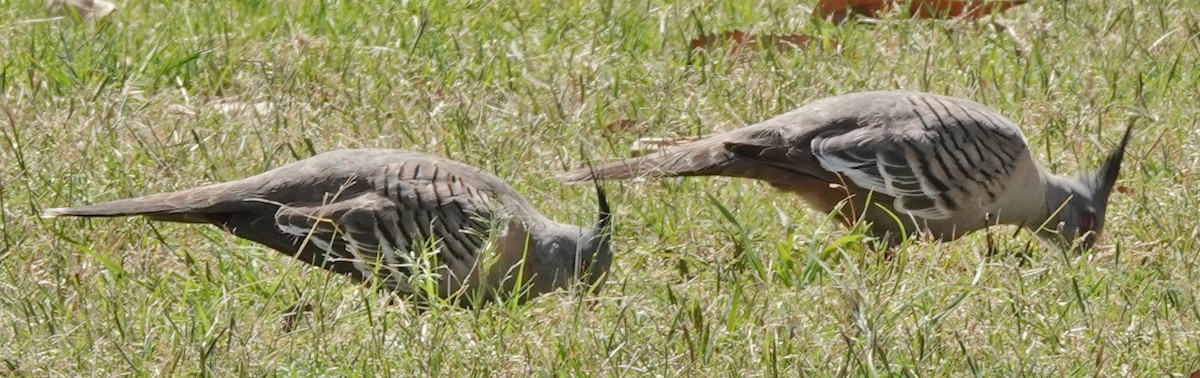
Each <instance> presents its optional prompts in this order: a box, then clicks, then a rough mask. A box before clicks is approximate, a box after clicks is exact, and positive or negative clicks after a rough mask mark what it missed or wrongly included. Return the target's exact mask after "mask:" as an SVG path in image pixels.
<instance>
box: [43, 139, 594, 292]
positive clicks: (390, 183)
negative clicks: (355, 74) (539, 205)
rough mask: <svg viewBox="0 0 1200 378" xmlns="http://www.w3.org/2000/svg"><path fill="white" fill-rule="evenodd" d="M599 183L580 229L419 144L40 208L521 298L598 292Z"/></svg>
mask: <svg viewBox="0 0 1200 378" xmlns="http://www.w3.org/2000/svg"><path fill="white" fill-rule="evenodd" d="M596 190H597V195H598V196H599V205H600V215H599V219H598V220H597V221H596V223H595V224H594V225H592V226H591V227H587V228H581V227H576V226H572V225H566V224H560V223H557V222H554V221H551V220H550V219H548V218H546V217H545V216H544V215H542V214H541V213H540V212H538V211H537V210H535V209H534V208H533V207H532V206H530V204H529V203H528V202H526V201H525V199H524V198H522V197H521V196H520V195H519V194H517V192H516V191H514V190H513V188H512V187H510V186H509V185H508V184H506V183H504V182H503V181H502V180H501V179H500V178H498V177H496V176H495V175H492V174H491V173H488V172H486V171H483V170H482V169H480V168H476V167H472V166H469V165H465V164H462V163H459V162H456V161H453V160H449V159H445V158H441V157H438V156H434V155H429V154H424V153H419V152H411V151H402V150H383V149H358V150H340V151H332V152H327V153H324V154H320V155H317V156H314V157H311V158H308V159H304V160H300V161H297V162H294V163H291V164H287V165H285V166H282V167H279V168H276V169H274V170H270V171H268V172H265V173H262V174H259V175H256V176H251V177H248V178H244V179H240V180H236V181H230V182H226V183H220V184H213V185H208V186H203V187H199V188H194V189H188V190H182V191H178V192H173V193H163V194H154V195H149V196H145V197H137V198H130V199H123V200H117V201H111V202H104V203H99V204H94V205H88V206H80V207H69V208H54V209H47V210H46V211H45V213H44V215H43V216H45V217H58V216H81V217H115V216H135V215H140V216H145V217H147V218H150V219H152V220H158V221H168V222H185V223H209V224H214V225H217V226H220V227H222V228H224V229H225V230H227V231H229V232H231V233H233V234H234V235H237V236H239V237H242V238H245V239H249V240H252V241H255V242H258V243H261V244H263V245H266V246H268V247H271V248H273V249H275V250H278V251H280V252H283V253H285V254H287V255H290V256H293V257H295V258H297V259H299V260H301V261H303V262H305V263H308V264H312V265H315V266H318V267H321V268H324V269H328V270H330V271H333V272H337V273H341V274H345V275H348V276H350V277H353V278H354V279H356V280H359V281H376V280H377V281H378V283H379V284H380V286H381V287H382V288H384V289H387V290H391V291H395V292H398V293H401V294H408V295H412V294H417V295H420V294H423V293H421V292H420V290H418V289H417V288H414V287H413V286H412V285H410V283H409V279H410V278H411V277H413V276H414V275H415V274H417V273H419V272H422V271H425V272H428V271H432V272H434V273H437V275H436V277H437V279H436V282H437V295H438V296H441V297H443V298H456V299H457V300H458V303H459V304H461V305H464V306H466V305H471V304H474V303H473V300H474V299H477V298H482V299H484V300H489V299H494V298H495V297H496V296H508V295H509V294H512V293H514V291H519V290H525V292H524V293H523V296H521V298H520V299H527V298H531V297H533V296H536V295H539V294H542V293H546V292H549V291H552V290H555V289H557V288H560V287H563V286H565V285H567V284H569V283H571V282H575V281H580V280H581V281H583V282H584V283H585V284H587V285H589V286H590V287H594V288H597V289H598V288H599V286H600V285H601V284H602V283H603V280H604V279H605V278H606V277H605V276H606V275H607V274H608V269H609V267H610V264H611V261H612V260H611V259H612V256H611V252H610V248H609V242H610V239H611V236H610V233H609V226H610V220H611V211H610V209H609V206H608V202H607V199H606V198H605V195H604V192H603V190H602V189H601V188H600V187H599V186H598V185H597V187H596ZM422 251H432V252H436V253H427V254H424V255H423V254H422V253H420V252H422ZM489 252H491V254H488V253H489ZM518 280H520V281H521V282H522V286H520V287H517V282H518ZM472 289H481V290H482V291H469V290H472Z"/></svg>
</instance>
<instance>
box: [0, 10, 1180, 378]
mask: <svg viewBox="0 0 1200 378" xmlns="http://www.w3.org/2000/svg"><path fill="white" fill-rule="evenodd" d="M796 3H797V2H794V1H758V2H738V1H729V2H707V3H704V2H670V4H666V5H644V4H642V3H641V2H613V1H576V0H567V1H545V2H537V1H531V2H526V3H525V4H522V5H511V4H510V3H509V2H454V3H453V4H449V5H438V6H430V7H428V8H422V7H421V6H419V5H416V4H408V5H399V4H397V3H396V2H391V1H336V0H335V1H314V0H290V1H284V2H261V1H205V2H192V1H152V2H127V4H122V5H123V6H124V7H123V8H122V9H121V10H119V11H118V12H117V13H116V14H114V15H113V16H112V17H111V18H110V19H111V21H109V22H101V23H98V24H96V25H95V26H93V27H87V26H84V25H81V24H77V23H73V22H22V21H24V20H31V19H36V18H42V17H44V15H43V13H42V11H41V9H40V8H39V6H40V2H36V1H29V2H9V3H6V4H5V5H6V6H3V7H0V96H2V97H0V138H2V143H0V159H2V160H0V161H2V162H0V180H2V181H0V204H2V205H3V212H2V213H0V227H2V228H3V231H2V239H0V341H2V343H0V374H5V375H8V374H13V375H27V376H43V375H77V374H82V375H102V376H108V375H126V374H128V375H147V374H171V375H174V374H188V375H191V374H197V373H213V374H220V375H234V374H238V375H241V374H245V375H264V374H271V375H274V374H284V375H303V376H308V375H324V374H336V375H352V374H356V373H363V372H365V373H379V374H398V375H417V376H432V375H435V374H450V375H452V376H460V375H509V376H518V375H527V374H530V373H532V374H537V375H558V374H562V375H568V374H569V375H576V374H578V375H593V374H594V375H656V376H713V375H726V376H776V375H789V376H790V375H797V374H804V375H833V374H853V375H892V374H902V375H939V376H940V375H954V376H961V375H972V374H973V375H988V376H1005V375H1015V374H1029V375H1052V376H1061V375H1070V376H1081V375H1085V374H1089V375H1090V374H1098V375H1103V376H1114V375H1118V376H1120V375H1153V376H1159V375H1164V374H1176V375H1179V374H1186V373H1188V372H1190V371H1192V370H1194V369H1195V368H1197V367H1200V357H1198V356H1200V299H1198V298H1197V297H1198V295H1200V292H1198V290H1197V288H1198V286H1197V283H1198V282H1200V267H1198V266H1197V264H1198V263H1200V254H1198V253H1197V251H1198V249H1200V246H1198V245H1197V243H1196V240H1197V237H1198V236H1200V229H1198V228H1197V223H1196V216H1197V215H1196V202H1197V192H1200V177H1198V176H1197V174H1198V172H1197V168H1198V167H1200V162H1198V160H1200V147H1198V144H1197V143H1196V142H1194V140H1196V139H1197V138H1200V135H1198V133H1200V131H1197V130H1198V128H1197V121H1196V120H1197V119H1198V118H1197V116H1198V112H1197V104H1200V68H1198V66H1197V65H1196V62H1197V61H1200V11H1198V7H1197V6H1196V4H1195V3H1193V2H1187V1H1170V2H1161V1H1148V0H1134V1H1128V2H1126V1H1108V0H1088V1H1049V0H1046V1H1042V0H1035V1H1032V2H1031V3H1030V4H1026V5H1023V6H1021V7H1018V8H1015V9H1013V10H1010V11H1008V12H1007V13H1005V14H1004V15H1003V19H1005V20H1006V21H1007V22H1008V24H1009V25H1010V26H1011V29H1012V30H1013V31H1014V32H1015V33H1016V35H1017V36H1018V37H1019V39H1013V38H1011V37H1009V36H1007V35H1006V34H1005V33H1003V32H998V31H997V30H996V29H994V28H992V27H989V26H986V25H973V24H970V23H965V22H931V21H912V20H907V19H903V18H899V17H889V18H886V19H885V20H884V21H883V22H882V23H881V24H879V25H875V26H867V25H858V26H851V27H845V28H835V27H832V26H830V25H825V24H822V23H819V22H814V21H812V20H810V19H809V17H808V11H807V10H806V9H805V8H803V7H801V6H800V5H798V4H796ZM285 4H286V6H284V5H285ZM732 29H741V30H745V31H748V32H752V33H769V34H786V33H798V32H804V33H810V34H815V35H818V36H822V37H827V38H835V39H836V40H837V41H838V47H837V48H832V46H831V45H826V46H824V47H818V48H812V49H808V50H806V51H775V50H767V51H755V52H750V53H744V54H738V55H734V56H731V55H728V54H726V53H725V52H724V51H721V50H720V49H717V50H710V51H708V52H694V53H692V52H689V49H688V43H689V41H690V40H691V39H692V38H694V37H696V36H697V35H698V34H699V33H700V32H701V30H703V31H705V32H711V31H721V30H732ZM885 88H907V89H915V90H925V91H930V92H936V93H944V94H950V95H956V96H962V97H967V98H972V99H975V100H977V101H980V102H982V103H985V104H987V105H989V106H992V107H994V108H996V109H997V110H999V111H1000V112H1001V113H1003V114H1005V115H1007V116H1008V117H1009V118H1011V119H1013V120H1015V121H1017V122H1018V123H1019V124H1021V125H1024V130H1025V133H1026V136H1027V137H1028V139H1029V141H1030V143H1031V145H1032V146H1033V148H1034V150H1035V154H1036V155H1037V156H1038V158H1039V159H1041V160H1042V161H1043V162H1044V163H1045V164H1046V165H1047V166H1048V167H1050V168H1051V169H1053V170H1055V171H1060V172H1073V171H1079V170H1082V169H1088V168H1091V167H1094V166H1096V165H1098V164H1099V162H1100V161H1101V160H1102V159H1103V157H1104V153H1106V152H1107V151H1108V150H1109V149H1111V148H1112V146H1113V145H1114V144H1115V141H1116V139H1117V138H1118V137H1119V136H1120V132H1121V130H1122V128H1123V126H1124V124H1125V123H1126V121H1127V120H1128V119H1130V117H1133V116H1141V117H1143V118H1142V119H1141V120H1139V121H1138V123H1137V127H1138V129H1137V134H1136V135H1135V137H1134V139H1133V142H1132V144H1131V149H1130V156H1128V157H1127V159H1126V163H1125V168H1124V171H1123V172H1122V179H1121V180H1120V184H1121V185H1123V186H1125V187H1127V188H1128V190H1126V191H1125V193H1120V194H1117V195H1114V197H1113V203H1112V205H1111V206H1110V207H1109V219H1108V231H1109V232H1108V234H1107V235H1106V238H1105V239H1104V240H1102V241H1101V243H1100V244H1099V246H1098V247H1097V248H1096V249H1095V250H1093V251H1091V252H1089V253H1086V254H1082V255H1077V254H1070V253H1063V252H1060V251H1057V250H1054V249H1051V248H1048V247H1046V246H1043V245H1041V244H1039V243H1037V242H1032V241H1031V236H1030V234H1028V233H1016V234H1014V233H1013V232H1012V231H1013V230H1012V229H1010V228H997V229H994V232H993V233H992V234H991V237H992V239H994V243H992V244H993V245H992V246H991V247H990V248H989V244H988V243H987V236H988V235H985V234H984V233H978V234H976V235H972V236H971V237H968V238H965V239H963V240H960V241H956V242H952V243H943V244H936V243H915V244H912V245H907V246H905V247H904V248H903V249H902V250H900V251H899V252H900V253H899V254H898V255H897V256H896V257H894V258H892V259H891V260H885V259H884V258H883V257H882V256H880V255H879V254H875V253H871V252H868V251H866V250H864V248H862V247H861V246H860V244H859V243H858V242H857V241H856V240H857V238H859V237H860V236H858V235H857V234H855V233H853V232H850V231H847V230H845V229H843V228H841V227H839V226H838V225H836V224H835V223H834V222H831V221H829V220H827V219H826V218H825V217H824V216H823V215H822V214H818V213H815V212H813V211H811V210H809V209H807V208H806V207H805V206H804V205H802V204H801V202H800V201H798V200H797V199H796V198H793V197H791V196H789V195H785V194H781V193H777V192H775V191H773V190H771V189H770V188H768V187H766V186H765V185H763V184H759V183H755V182H750V181H745V180H736V179H722V178H693V179H670V180H661V181H635V182H625V183H614V184H610V185H608V188H609V189H610V192H611V193H612V194H613V196H614V202H615V204H616V206H618V208H619V214H618V218H617V222H618V230H617V233H616V236H615V247H614V249H615V251H616V253H617V262H616V267H615V272H614V273H615V277H613V279H612V280H610V284H609V286H608V287H607V290H606V291H605V292H604V293H603V295H602V296H601V297H600V298H598V301H597V302H598V303H596V304H595V305H592V304H589V303H587V302H584V301H581V300H580V299H579V298H578V296H576V295H573V294H572V293H566V292H563V293H557V294H554V295H549V296H546V297H542V298H540V299H538V300H536V301H534V302H532V303H529V304H526V305H520V306H518V305H513V304H508V305H503V306H493V307H489V308H485V309H480V310H435V311H430V312H426V313H416V312H413V311H410V310H408V309H406V308H405V307H404V306H402V305H388V304H387V303H386V300H385V298H383V297H381V296H379V295H376V294H374V293H373V292H371V291H369V290H367V289H364V288H361V287H359V286H356V285H351V284H348V283H349V281H347V280H346V279H343V278H341V277H334V276H331V275H329V274H326V273H324V272H323V271H319V270H315V269H309V268H307V267H304V266H302V265H301V264H300V263H298V262H295V261H292V260H289V259H287V258H284V257H282V256H281V255H279V254H277V253H275V252H272V251H270V250H267V249H266V248H263V247H260V246H257V245H254V244H251V243H248V242H244V241H240V240H238V239H235V238H233V237H232V236H229V235H226V234H224V233H222V232H221V231H218V230H216V229H214V228H211V227H200V226H189V225H166V224H151V223H148V222H146V221H144V220H140V219H132V220H92V221H79V220H43V219H39V218H38V217H37V214H38V213H39V212H40V209H42V208H44V207H50V206H62V205H68V204H79V203H85V202H91V201H98V200H105V199H115V198H118V197H124V196H131V195H139V194H147V193H151V192H158V191H166V190H174V189H181V188H185V187H191V186H195V185H199V184H202V183H210V182H215V181H220V180H228V179H233V178H237V177H241V176H245V175H249V174H253V173H257V172H260V171H262V170H265V169H267V168H270V167H274V166H278V165H281V164H283V163H286V162H289V161H293V160H295V159H297V158H302V157H305V156H309V155H311V154H313V153H314V151H326V150H330V149H334V148H342V147H396V148H407V149H414V150H421V151H426V152H432V153H437V154H442V155H446V156H449V157H452V158H455V159H458V160H462V161H465V162H468V163H471V164H475V165H479V166H482V167H486V168H488V169H490V170H493V171H495V172H496V173H497V174H499V175H500V176H501V177H504V178H506V179H508V180H510V182H511V183H512V184H513V185H514V186H515V187H516V188H517V189H518V190H519V191H520V192H522V193H524V194H526V195H527V196H528V198H529V199H530V200H531V202H532V203H533V204H534V205H535V206H537V207H539V208H540V209H542V210H543V211H544V212H545V213H547V214H548V215H550V216H551V217H553V218H556V219H560V220H563V221H568V222H574V223H578V224H583V223H587V222H588V221H589V220H590V219H592V218H593V216H594V214H592V212H593V211H594V210H593V209H594V201H595V199H594V194H593V193H592V192H591V191H590V188H589V186H564V185H561V184H559V183H558V182H557V181H556V179H555V178H554V175H555V174H557V173H560V172H562V171H564V170H566V169H569V168H575V167H580V166H583V165H584V164H585V160H586V159H604V158H609V157H622V156H627V155H628V149H629V145H630V143H631V142H633V141H634V140H636V139H638V138H640V137H648V136H681V135H694V134H701V133H709V132H713V131H720V130H727V129H731V128H736V127H740V126H743V125H747V124H750V123H753V122H756V121H758V120H763V119H765V118H768V117H770V116H772V115H774V114H777V113H781V112H783V111H786V110H789V109H791V108H794V107H796V106H799V105H801V104H803V103H805V102H808V101H811V100H813V99H817V98H821V97H826V96H830V95H835V94H841V93H847V92H853V91H860V90H869V89H885ZM239 104H245V105H247V106H241V105H239ZM254 104H258V105H259V106H258V109H249V108H251V107H252V106H249V105H254ZM239 108H245V109H242V111H237V110H238V109H239ZM619 120H630V121H626V122H616V121H619ZM610 125H614V126H621V127H610ZM581 146H582V147H583V150H584V153H580V150H581ZM722 209H727V210H728V211H729V216H726V215H724V214H723V212H722ZM297 303H308V304H311V306H312V312H311V313H306V314H304V315H302V316H298V317H293V316H289V315H287V313H288V312H289V307H291V306H293V305H294V304H297ZM289 322H290V323H291V325H290V326H289V325H288V323H289Z"/></svg>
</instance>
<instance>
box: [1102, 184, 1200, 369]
mask: <svg viewBox="0 0 1200 378" xmlns="http://www.w3.org/2000/svg"><path fill="white" fill-rule="evenodd" d="M1134 192H1136V191H1135V190H1133V188H1130V187H1128V186H1125V185H1117V193H1121V194H1133V193H1134ZM1196 378H1200V377H1196Z"/></svg>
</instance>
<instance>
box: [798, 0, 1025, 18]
mask: <svg viewBox="0 0 1200 378" xmlns="http://www.w3.org/2000/svg"><path fill="white" fill-rule="evenodd" d="M1026 1H1028V0H912V1H902V0H821V1H819V2H818V3H817V5H816V6H815V7H813V16H814V17H821V18H826V19H829V20H830V21H833V22H835V23H841V22H842V21H845V20H846V19H847V18H849V17H850V16H851V15H854V14H861V15H863V16H866V17H872V18H878V17H879V16H880V15H882V14H884V13H887V12H888V11H890V10H892V9H893V8H895V7H896V6H897V5H900V4H902V3H908V9H909V14H911V15H912V16H913V17H915V18H934V19H945V18H967V19H978V18H982V17H984V16H987V15H989V14H993V13H999V12H1003V11H1005V10H1007V9H1008V8H1012V7H1015V6H1017V5H1021V4H1024V3H1025V2H1026Z"/></svg>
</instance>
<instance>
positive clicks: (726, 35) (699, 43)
mask: <svg viewBox="0 0 1200 378" xmlns="http://www.w3.org/2000/svg"><path fill="white" fill-rule="evenodd" d="M747 43H754V37H752V36H750V35H748V34H746V33H745V32H743V31H741V30H732V31H727V32H722V33H721V34H720V35H718V34H715V33H712V34H707V35H703V36H700V37H697V38H696V39H693V40H692V43H691V46H692V49H693V50H695V49H707V48H709V47H712V46H716V45H719V44H728V45H729V53H730V54H737V53H738V52H740V51H741V50H742V48H744V47H746V44H747Z"/></svg>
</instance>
